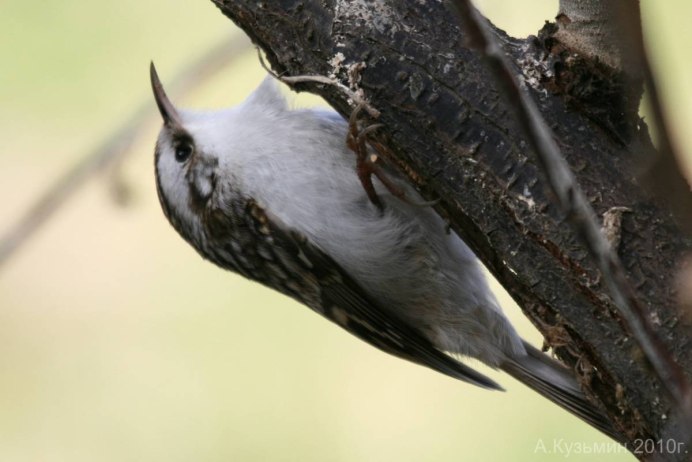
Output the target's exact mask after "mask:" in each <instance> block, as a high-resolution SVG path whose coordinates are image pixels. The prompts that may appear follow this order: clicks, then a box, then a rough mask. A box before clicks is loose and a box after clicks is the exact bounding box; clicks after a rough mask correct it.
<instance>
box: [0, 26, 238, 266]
mask: <svg viewBox="0 0 692 462" xmlns="http://www.w3.org/2000/svg"><path fill="white" fill-rule="evenodd" d="M250 47H251V45H250V42H249V41H248V40H247V38H245V36H234V37H233V38H232V39H230V40H229V39H228V38H226V39H224V40H223V42H222V43H220V44H218V45H216V46H214V47H213V48H211V49H210V50H209V51H208V52H207V53H205V54H204V55H203V56H202V57H201V58H200V59H198V60H197V61H195V62H193V63H191V64H190V65H189V66H187V67H186V68H185V69H183V70H182V72H181V73H180V74H179V75H178V76H177V77H176V78H175V79H174V81H173V83H172V84H171V86H172V87H173V88H175V91H176V92H177V93H185V92H187V91H190V90H191V89H192V88H194V87H196V86H197V85H199V84H200V83H202V82H203V81H204V80H206V78H208V77H209V76H210V75H212V74H213V73H215V72H216V71H218V70H219V69H221V68H222V67H223V66H225V65H227V64H228V63H230V62H231V61H233V60H234V59H235V58H237V57H238V56H239V55H240V54H242V53H243V52H245V51H247V50H249V49H250ZM143 69H144V67H143ZM155 107H156V106H155V105H154V104H153V103H152V102H151V101H147V102H143V103H142V104H141V105H140V107H139V108H138V109H137V110H136V111H134V112H133V113H132V115H131V116H130V117H128V118H127V122H125V123H124V124H123V125H122V126H121V127H119V128H118V129H117V130H115V131H113V133H112V134H111V135H109V136H108V137H107V138H106V139H105V141H104V142H103V143H102V144H101V145H100V146H98V147H97V148H96V149H94V150H93V151H92V152H90V153H89V154H87V155H86V156H85V157H84V158H83V159H81V160H80V161H79V162H77V164H76V165H73V166H72V167H70V168H69V169H68V170H67V171H66V172H65V173H64V174H63V175H62V176H61V177H60V178H58V180H57V181H56V182H55V183H54V184H53V185H51V186H50V187H49V188H48V189H46V191H45V192H44V193H43V194H42V195H41V196H40V197H39V198H38V199H37V200H36V202H35V203H34V204H33V205H32V206H30V207H29V209H28V211H27V212H26V213H25V214H24V216H23V217H22V218H21V219H20V220H19V221H18V222H17V223H16V224H15V225H14V226H13V227H11V228H10V230H9V231H8V232H7V233H6V234H5V235H4V236H3V237H2V239H0V266H2V265H3V264H4V263H6V262H7V260H8V259H9V258H10V257H11V256H12V255H13V254H14V253H15V252H16V251H17V250H19V248H20V247H21V246H22V245H23V244H26V243H27V242H28V241H29V239H30V238H31V236H32V235H33V234H34V233H35V232H36V230H37V229H38V228H39V227H40V226H41V225H43V224H44V223H46V221H47V220H48V219H49V218H50V217H51V216H53V215H54V214H55V212H56V211H57V210H58V209H59V208H60V207H61V206H62V205H63V204H64V203H65V202H66V201H67V200H68V199H69V198H70V197H71V196H72V195H73V194H74V193H75V191H77V190H78V189H79V187H80V186H82V185H83V184H84V182H85V181H86V180H87V179H88V178H90V177H91V176H93V175H94V174H96V173H98V172H101V171H103V170H104V169H105V168H107V167H108V166H111V165H113V163H114V162H116V161H117V160H119V159H120V158H122V156H123V155H124V154H125V153H126V152H127V151H128V148H129V147H130V146H131V145H132V143H133V142H134V140H135V139H136V138H137V136H138V135H139V133H140V132H141V130H142V128H143V127H144V126H145V125H146V124H145V122H146V120H147V119H148V118H150V117H152V116H153V115H154V113H155V110H154V108H155Z"/></svg>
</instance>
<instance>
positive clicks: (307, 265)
mask: <svg viewBox="0 0 692 462" xmlns="http://www.w3.org/2000/svg"><path fill="white" fill-rule="evenodd" d="M246 211H247V212H248V213H246V214H245V215H244V216H246V217H252V222H253V223H252V226H254V227H255V231H254V232H255V234H256V235H257V234H259V235H261V236H263V239H261V241H262V243H261V244H260V245H261V247H262V248H261V249H258V253H259V254H262V256H263V257H262V258H264V259H265V260H271V261H272V264H274V265H279V266H280V267H281V268H282V270H283V272H284V273H286V272H290V273H291V274H292V276H290V277H289V278H284V280H283V281H277V280H272V281H262V280H261V279H260V282H264V283H265V284H267V285H270V287H274V288H276V287H279V288H282V291H283V292H284V293H286V294H288V295H290V296H292V297H293V298H296V299H297V300H298V301H300V302H302V303H304V304H306V305H308V306H310V308H312V309H313V310H315V311H318V312H319V313H320V314H322V315H323V316H325V317H326V318H327V319H329V320H331V321H333V322H335V323H336V324H338V325H339V326H341V327H342V328H344V329H346V330H347V331H348V332H350V333H351V334H353V335H355V336H356V337H358V338H360V339H361V340H364V341H365V342H367V343H369V344H371V345H373V346H375V347H377V348H379V349H381V350H383V351H385V352H387V353H390V354H393V355H395V356H398V357H400V358H404V359H407V360H409V361H412V362H415V363H418V364H421V365H424V366H427V367H429V368H431V369H434V370H436V371H438V372H441V373H443V374H446V375H448V376H450V377H453V378H456V379H459V380H463V381H465V382H469V383H472V384H474V385H477V386H480V387H483V388H487V389H494V390H502V387H500V386H499V385H498V384H497V383H495V382H494V381H493V380H491V379H490V378H488V377H486V376H484V375H483V374H480V373H479V372H477V371H475V370H474V369H472V368H470V367H468V366H466V365H465V364H463V363H461V362H459V361H457V360H456V359H454V358H453V357H451V356H449V355H447V354H446V353H444V352H442V351H440V350H438V349H437V348H435V346H434V345H433V344H432V343H431V342H430V341H429V340H428V339H427V338H426V337H425V336H423V335H422V334H421V333H420V332H419V331H418V330H417V329H415V328H413V327H412V326H410V325H408V324H406V323H405V322H403V321H402V320H400V319H399V318H397V317H396V316H394V315H393V314H392V312H393V311H395V310H384V309H381V308H380V307H379V306H378V305H377V303H376V302H375V301H374V300H372V299H371V297H369V296H368V294H366V293H365V291H364V290H363V289H362V288H361V287H360V286H359V285H358V284H357V283H356V282H355V281H354V280H353V278H351V277H350V276H349V275H348V274H347V273H346V271H345V270H344V269H343V268H342V267H341V266H340V265H338V264H337V263H336V262H335V261H334V260H333V259H332V258H331V257H330V256H329V255H327V254H326V253H324V252H323V251H322V250H320V249H319V248H317V247H316V246H315V245H314V244H312V243H311V242H309V240H308V239H307V237H305V236H304V235H302V234H300V233H298V232H297V231H295V230H293V229H290V228H289V227H287V226H286V225H285V224H283V223H282V222H281V220H280V219H278V218H277V217H275V216H273V215H272V214H270V213H268V212H267V211H265V210H264V209H263V208H262V207H260V206H259V205H258V204H257V203H255V202H254V201H249V202H248V203H247V209H246ZM296 276H297V277H298V278H299V279H300V280H301V283H300V284H301V286H300V287H296V282H295V280H293V281H291V279H295V277H296ZM251 277H252V276H251ZM255 279H257V278H255ZM289 286H293V287H289ZM296 289H297V290H296Z"/></svg>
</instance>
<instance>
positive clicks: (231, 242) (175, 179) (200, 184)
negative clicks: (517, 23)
mask: <svg viewBox="0 0 692 462" xmlns="http://www.w3.org/2000/svg"><path fill="white" fill-rule="evenodd" d="M150 79H151V85H152V90H153V93H154V99H155V101H156V104H157V106H158V109H159V112H160V114H161V117H162V119H163V126H162V128H161V131H160V133H159V135H158V138H157V141H156V145H155V154H154V163H155V173H156V189H157V193H158V197H159V201H160V204H161V207H162V209H163V212H164V215H165V216H166V218H167V219H168V221H169V222H170V224H171V225H172V226H173V228H174V229H175V230H176V231H177V232H178V233H179V234H180V236H182V238H183V239H184V240H186V241H187V242H188V243H189V244H190V245H192V247H193V248H194V249H196V250H197V252H198V253H199V254H200V255H201V256H202V257H203V258H204V259H206V260H209V261H211V262H212V263H214V264H216V265H217V266H219V267H221V268H223V269H226V270H230V271H233V272H236V273H239V274H240V275H242V276H244V277H246V278H249V279H251V280H254V281H257V282H259V283H261V284H264V285H265V286H268V287H270V288H272V289H274V290H277V291H278V292H281V293H283V294H285V295H287V296H289V297H292V298H294V299H296V300H297V301H298V302H300V303H302V304H304V305H306V306H307V307H309V308H311V309H312V310H314V311H315V312H317V313H319V314H320V315H322V316H324V317H325V318H327V319H329V320H330V321H332V322H334V323H335V324H337V325H338V326H340V327H342V328H343V329H345V330H346V331H348V332H350V333H351V334H353V335H355V336H356V337H358V338H360V339H361V340H363V341H365V342H367V343H369V344H371V345H373V346H375V347H377V348H379V349H380V350H383V351H385V352H387V353H390V354H392V355H394V356H397V357H400V358H403V359H405V360H408V361H411V362H413V363H417V364H420V365H423V366H425V367H428V368H430V369H433V370H435V371H438V372H440V373H442V374H445V375H447V376H450V377H453V378H455V379H459V380H461V381H464V382H468V383H470V384H473V385H476V386H479V387H482V388H486V389H491V390H502V387H501V386H500V385H499V384H498V383H496V382H495V381H494V380H492V379H490V378H489V377H487V376H486V375H484V374H482V373H480V372H478V371H476V370H475V369H473V368H472V367H470V366H469V365H467V364H466V363H465V362H464V359H463V358H472V359H476V360H479V361H481V362H482V363H484V364H486V365H488V366H490V367H491V368H495V369H500V370H502V371H504V372H506V373H508V374H509V375H511V376H512V377H514V378H515V379H517V380H519V381H520V382H522V383H524V384H525V385H527V386H529V387H530V388H532V389H534V390H535V391H537V392H538V393H540V394H541V395H543V396H544V397H546V398H547V399H549V400H551V401H552V402H554V403H555V404H557V405H559V406H561V407H562V408H564V409H566V410H568V411H569V412H571V413H573V414H574V415H576V416H577V417H579V418H581V419H582V420H584V421H585V422H587V423H588V424H590V425H592V426H593V427H595V428H597V429H598V430H600V431H601V432H603V433H605V434H606V435H608V436H610V437H611V438H613V439H615V440H618V441H622V436H621V435H620V433H619V432H618V431H617V430H616V429H615V428H614V427H613V426H612V424H611V423H610V421H609V419H608V418H607V417H606V416H605V414H604V413H603V412H602V411H601V410H600V409H599V408H598V407H597V406H596V405H595V404H593V403H591V402H590V401H589V400H588V399H587V398H586V396H585V395H584V393H583V392H582V391H581V389H580V387H579V385H578V383H577V381H576V380H575V379H574V377H573V375H572V374H571V373H570V371H569V369H568V368H566V367H565V366H564V365H562V364H561V363H559V362H558V361H556V360H555V359H553V358H551V357H550V356H548V355H547V354H545V353H543V352H541V351H540V350H538V349H537V348H535V347H533V346H531V345H530V344H529V343H528V342H526V341H524V340H523V339H522V338H521V337H520V336H519V334H518V333H517V331H516V330H515V328H514V327H513V326H512V324H511V322H510V321H509V319H508V318H507V317H506V316H505V315H504V314H503V311H502V309H501V307H500V305H499V303H498V301H497V299H496V298H495V296H494V295H493V293H492V291H491V290H490V287H489V285H488V282H487V280H486V278H485V275H484V274H483V270H482V266H481V264H480V263H479V261H478V259H477V257H476V256H475V254H474V253H473V252H472V251H471V249H470V248H469V247H468V246H467V245H466V243H464V241H463V240H462V239H461V238H460V237H459V236H458V235H457V234H455V233H453V232H450V230H449V229H448V226H447V224H446V223H445V221H444V220H443V219H442V218H441V217H440V216H439V215H438V214H437V213H436V212H435V211H434V209H433V208H432V207H430V206H425V205H421V204H422V203H423V202H424V201H423V200H422V198H421V196H420V195H419V194H418V192H417V191H416V189H415V188H414V187H413V186H412V185H411V184H410V183H409V182H408V181H407V180H405V179H404V177H403V175H401V174H399V173H398V172H397V171H396V170H395V169H394V168H391V167H388V168H386V169H385V170H386V171H385V173H384V174H385V175H386V177H387V179H388V182H391V185H394V186H395V187H396V188H397V189H400V190H401V191H403V193H404V195H405V198H402V197H401V196H400V195H399V194H393V193H392V190H391V189H392V188H391V187H386V186H385V185H384V184H383V183H382V182H379V181H378V180H377V179H375V180H374V188H375V191H376V193H377V197H378V199H379V200H378V202H379V203H378V204H375V203H373V201H372V200H370V198H369V196H368V194H367V193H366V191H365V190H364V188H363V185H362V184H361V182H360V181H359V178H358V176H357V175H356V173H355V162H356V161H355V156H354V153H353V151H352V150H351V149H350V148H349V147H348V145H347V144H348V143H346V134H347V132H348V131H349V123H348V122H347V121H346V120H345V119H344V118H343V117H341V115H339V114H338V113H337V112H335V111H331V110H326V109H293V108H290V107H289V106H288V104H287V102H286V99H285V98H284V96H283V95H282V93H281V91H280V89H279V88H278V85H277V84H276V82H275V79H274V78H272V76H267V77H266V78H265V79H264V81H263V82H262V83H261V84H260V85H259V86H258V88H257V89H255V90H254V91H253V92H252V93H251V94H250V95H249V96H248V97H247V98H246V99H245V100H244V101H243V102H242V103H241V104H239V105H237V106H235V107H231V108H228V109H221V110H213V111H192V110H178V109H177V108H176V107H175V106H174V105H173V103H172V102H171V101H170V100H169V98H168V96H167V95H166V92H165V90H164V88H163V85H162V84H161V81H160V79H159V77H158V74H157V72H156V68H155V67H154V64H153V62H152V63H151V66H150ZM391 185H390V186H391Z"/></svg>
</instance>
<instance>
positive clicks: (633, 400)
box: [213, 0, 692, 460]
mask: <svg viewBox="0 0 692 462" xmlns="http://www.w3.org/2000/svg"><path fill="white" fill-rule="evenodd" d="M213 1H214V2H215V3H216V4H217V5H218V6H219V8H220V9H221V10H222V11H223V13H224V14H225V15H227V16H228V17H229V18H231V19H232V20H233V21H235V22H236V23H237V24H238V25H239V26H240V27H241V28H243V29H244V30H245V32H246V33H247V34H248V35H249V36H250V37H251V39H252V40H253V41H254V42H255V43H256V44H258V45H259V46H260V47H261V48H262V49H263V50H264V51H265V52H266V55H267V59H268V60H269V62H270V63H271V65H272V67H273V69H274V70H275V71H277V72H278V73H280V74H285V75H288V76H294V75H305V74H311V75H322V76H334V77H335V78H336V79H337V80H338V81H339V82H341V83H342V84H343V85H346V86H347V87H349V88H350V89H351V90H353V91H354V92H356V93H359V94H361V95H362V97H363V98H364V99H365V100H366V101H367V102H368V103H369V104H370V105H371V106H372V107H374V108H375V109H377V110H378V111H379V112H380V113H381V114H380V115H379V117H378V118H377V123H381V124H383V128H381V129H379V130H377V131H374V132H372V134H371V137H372V139H373V140H375V141H376V142H377V143H380V144H382V145H383V146H384V147H385V148H386V150H387V152H388V153H389V154H390V155H391V158H392V159H393V160H394V162H395V163H396V164H397V165H399V166H400V167H401V168H402V170H404V171H405V172H406V173H407V174H409V176H410V177H411V179H412V181H414V182H415V183H416V184H417V186H418V187H419V188H420V190H421V191H422V193H423V194H424V196H426V197H427V198H429V199H439V202H437V205H436V209H437V211H438V212H439V213H440V214H441V215H442V216H444V217H445V218H446V219H448V220H449V223H450V225H451V227H452V229H453V230H454V231H455V232H457V233H458V234H459V235H460V236H461V237H462V238H463V239H464V240H465V241H466V242H467V243H468V244H469V246H470V247H471V248H472V249H473V250H474V251H475V252H476V254H477V255H478V257H479V258H480V259H481V260H482V261H483V262H484V263H485V265H486V266H487V267H488V268H489V269H490V271H491V272H492V273H493V274H494V275H495V277H496V278H497V279H498V280H499V281H500V283H501V284H502V285H503V286H504V287H505V288H506V289H507V291H508V292H509V293H510V294H511V295H512V297H514V299H515V300H516V301H517V303H518V304H519V306H521V307H522V309H523V310H524V312H525V313H526V315H527V316H528V317H529V318H530V319H531V320H532V321H533V323H534V324H535V325H536V326H537V328H538V329H539V330H540V331H541V332H542V333H543V335H544V336H545V338H546V342H547V344H548V345H549V346H551V347H552V348H553V349H554V351H555V353H556V354H557V356H559V357H560V358H561V359H562V360H563V361H564V362H565V363H566V364H568V365H570V366H572V367H573V368H574V372H575V375H577V376H578V380H579V381H580V382H581V384H582V385H583V388H584V390H585V392H586V393H587V394H589V395H591V396H592V397H593V398H594V399H595V400H597V401H598V402H600V403H601V404H602V406H603V408H604V410H605V411H606V412H607V414H608V415H609V416H610V417H611V418H612V421H613V422H614V424H615V425H616V427H618V428H619V429H621V430H622V431H623V433H624V434H625V435H627V437H628V438H629V439H630V440H631V441H634V440H635V439H637V438H659V437H662V436H663V435H664V434H666V433H665V432H666V425H667V424H668V421H669V420H670V418H671V417H672V416H673V415H674V414H675V412H674V410H672V409H671V401H670V399H669V398H668V396H666V394H665V392H664V390H663V388H662V387H661V386H660V383H658V382H657V379H656V377H655V375H654V374H653V373H652V372H651V370H650V368H649V367H648V366H647V364H646V362H645V360H644V359H643V357H642V354H641V351H640V349H639V348H638V346H637V344H636V342H634V341H633V340H632V337H631V334H630V333H629V332H628V331H627V329H626V327H625V325H624V324H623V322H622V319H621V318H620V316H619V314H618V312H617V311H616V309H615V308H614V306H613V304H612V301H611V298H610V296H609V294H608V293H607V290H606V287H605V284H604V283H603V282H602V280H601V278H600V275H599V272H598V270H597V269H595V265H594V263H593V261H591V259H590V258H589V256H588V254H587V252H586V250H585V248H584V247H583V245H582V244H581V242H579V241H578V239H577V238H576V236H575V234H574V233H573V230H572V229H571V227H570V226H569V225H568V224H567V223H566V222H565V217H564V216H561V213H560V212H559V210H558V208H557V207H556V206H555V205H554V203H553V202H552V199H551V196H550V193H549V189H548V188H547V186H546V183H545V181H544V178H543V177H542V175H541V173H540V171H539V168H538V167H537V164H536V163H535V157H534V156H533V155H532V153H531V152H530V151H529V148H528V147H527V143H526V141H525V137H524V135H523V133H522V132H521V130H520V129H519V125H518V123H517V122H516V121H515V120H513V114H514V113H513V111H511V110H508V107H507V106H506V104H505V102H504V100H503V98H502V95H501V94H499V93H498V90H497V89H496V88H495V87H494V85H493V78H492V76H490V75H489V71H488V70H487V69H486V67H485V66H484V64H483V62H482V59H481V57H480V55H479V54H478V53H477V52H475V51H473V50H472V49H471V48H470V47H469V45H468V43H467V36H466V34H465V31H464V30H462V29H461V28H460V26H459V24H458V21H457V20H456V16H455V15H454V14H452V13H451V11H450V10H448V9H447V8H446V7H445V5H444V3H442V2H411V1H404V0H389V1H387V2H365V1H352V2H351V1H340V0H323V1H316V0H314V1H310V0H282V1H272V2H257V1H247V0H233V1H231V0H213ZM558 31H559V27H558V25H555V24H548V25H546V26H545V27H544V28H543V29H542V30H541V31H540V32H539V33H538V36H537V37H529V38H528V39H526V40H518V39H514V38H511V37H508V36H507V35H506V34H505V33H504V32H503V31H500V30H498V29H494V33H495V35H496V36H497V39H498V40H499V41H500V43H501V46H502V48H503V49H504V51H505V53H506V54H507V57H508V58H509V59H510V60H511V62H512V64H513V66H514V69H515V71H516V74H517V75H519V76H520V77H521V79H522V80H523V81H524V82H525V83H526V86H527V87H528V88H529V89H530V92H531V95H532V97H533V99H534V100H535V102H536V103H537V105H538V106H539V109H540V111H541V112H542V114H543V116H544V117H545V119H546V120H548V121H549V123H550V127H551V128H552V130H553V131H554V137H555V138H556V140H557V142H558V144H559V145H560V147H561V149H562V151H563V153H564V155H565V157H566V159H567V161H568V162H569V164H570V166H571V168H572V170H573V172H574V174H575V175H576V177H577V179H578V181H579V184H580V185H581V187H582V188H583V190H584V192H585V193H586V194H587V197H588V198H589V200H590V201H591V204H592V207H593V208H594V209H595V210H596V212H597V213H598V214H599V216H601V217H602V218H603V220H604V223H606V222H607V223H608V226H607V230H606V231H607V233H608V235H609V236H611V243H612V244H613V245H614V246H615V248H616V250H617V252H618V254H619V256H620V258H621V259H622V262H623V265H624V267H625V269H626V272H627V275H628V278H629V281H630V283H631V284H632V285H633V286H634V287H635V289H636V291H637V293H638V296H639V298H640V300H641V302H642V304H643V305H644V306H645V308H646V309H647V310H648V311H649V313H650V319H651V322H652V323H654V325H655V326H656V328H657V330H658V333H659V335H660V338H661V339H662V340H663V342H664V343H665V345H666V346H667V347H668V349H669V350H670V351H671V352H672V355H673V357H674V358H675V359H676V360H677V361H678V363H679V364H680V365H681V366H682V368H683V369H684V371H685V373H686V374H687V376H688V378H689V376H690V375H691V374H692V351H691V349H690V348H689V338H690V336H689V319H684V318H683V317H682V316H681V313H679V312H678V310H677V308H676V305H677V303H676V290H675V286H674V281H675V276H676V274H678V271H679V270H680V267H681V265H682V262H683V256H684V253H685V252H686V251H687V250H689V247H690V242H689V241H688V240H686V239H685V236H684V235H683V233H682V232H681V231H680V230H679V227H678V226H677V224H676V222H675V221H674V219H673V218H672V216H671V214H670V212H669V211H668V210H667V209H666V208H665V206H664V205H663V204H660V203H657V202H656V201H655V200H654V199H652V198H651V197H649V196H648V195H647V194H646V193H645V191H643V189H642V188H641V187H640V185H638V183H637V178H636V174H637V169H636V166H637V165H639V164H640V163H641V162H642V161H643V160H645V159H648V158H654V157H655V156H656V151H655V149H654V147H653V145H652V143H651V140H650V137H649V134H648V131H647V128H646V125H645V124H644V122H643V121H642V120H641V119H640V118H639V117H638V115H637V108H638V103H639V101H638V99H639V96H640V94H641V87H640V85H641V84H640V81H639V80H637V79H633V78H631V76H627V75H626V74H625V73H624V72H622V71H620V70H617V69H614V68H612V67H609V66H607V65H606V64H603V63H602V62H599V61H596V60H594V59H592V58H590V57H588V56H581V55H578V54H574V52H571V51H570V52H568V47H566V46H565V45H564V44H562V43H561V42H560V41H559V40H558V38H557V37H556V36H555V34H556V32H558ZM361 63H362V64H361ZM295 88H296V89H297V90H307V91H310V92H313V93H316V94H319V95H321V96H322V97H324V99H325V100H327V101H328V102H329V103H330V104H331V105H332V106H333V107H334V108H335V109H336V110H337V111H339V112H340V113H341V114H342V115H344V116H345V117H348V116H349V115H350V113H351V111H352V105H351V104H350V101H349V98H348V95H347V94H346V92H344V91H343V90H342V89H340V88H338V87H337V86H334V85H325V84H319V83H314V82H312V83H311V82H306V83H300V84H296V85H295ZM361 92H362V93H361ZM363 117H364V118H367V113H366V112H364V113H363ZM679 457H682V456H679ZM671 460H675V459H671ZM680 460H683V459H680Z"/></svg>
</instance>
